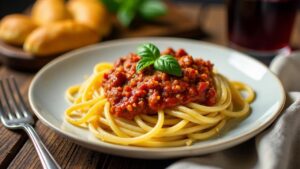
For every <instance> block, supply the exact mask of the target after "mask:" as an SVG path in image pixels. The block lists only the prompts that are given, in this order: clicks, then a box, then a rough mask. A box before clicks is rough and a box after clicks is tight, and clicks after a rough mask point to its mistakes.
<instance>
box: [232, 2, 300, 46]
mask: <svg viewBox="0 0 300 169" xmlns="http://www.w3.org/2000/svg"><path fill="white" fill-rule="evenodd" d="M298 2H299V0H228V1H227V5H228V36H229V37H228V38H229V40H230V41H231V42H233V43H234V44H236V45H238V46H241V47H244V48H248V49H252V50H257V51H275V50H278V49H281V48H284V47H287V46H288V45H289V40H290V35H291V32H292V28H293V24H294V20H295V16H296V11H297V6H298Z"/></svg>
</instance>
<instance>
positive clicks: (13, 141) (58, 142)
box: [0, 5, 300, 169]
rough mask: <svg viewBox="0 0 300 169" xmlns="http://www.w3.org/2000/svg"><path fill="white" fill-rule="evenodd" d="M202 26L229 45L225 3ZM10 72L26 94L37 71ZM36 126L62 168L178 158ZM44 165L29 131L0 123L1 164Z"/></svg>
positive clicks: (299, 29)
mask: <svg viewBox="0 0 300 169" xmlns="http://www.w3.org/2000/svg"><path fill="white" fill-rule="evenodd" d="M203 28H204V30H206V31H207V32H208V33H209V35H210V36H208V37H207V38H205V39H202V40H205V41H209V42H212V43H216V44H220V45H226V43H227V40H226V12H225V7H224V6H223V5H214V6H208V7H207V8H206V15H205V20H203ZM292 45H293V46H295V47H297V48H300V13H298V17H297V21H296V24H295V29H294V32H293V35H292ZM11 75H13V76H15V77H16V78H17V81H18V83H19V86H20V87H21V91H22V94H23V95H24V97H26V98H27V92H28V87H29V84H30V82H31V80H32V78H33V76H34V75H35V74H34V73H25V72H19V71H15V70H11V69H9V68H7V67H5V66H3V65H2V66H1V65H0V78H4V77H8V76H11ZM35 128H36V131H37V132H38V134H39V135H40V136H41V139H42V140H43V141H44V143H45V145H46V147H48V149H49V151H50V152H51V153H52V154H53V156H54V157H55V159H56V160H57V161H58V163H59V164H60V165H61V166H62V168H122V169H126V168H128V169H134V168H136V169H140V168H149V169H150V168H165V167H166V166H168V165H169V164H171V163H173V162H174V161H175V160H177V159H169V160H141V159H131V158H124V157H119V156H114V155H108V154H104V153H98V152H95V151H91V150H88V149H86V148H84V147H81V146H79V145H76V144H74V143H72V142H71V141H69V140H68V139H65V138H63V137H61V136H60V135H58V134H56V133H55V132H53V131H52V130H51V129H49V128H48V127H46V126H45V125H43V124H42V123H41V122H40V121H37V123H36V125H35ZM41 167H42V166H41V163H40V160H39V158H38V156H37V153H36V151H35V149H34V147H33V144H32V142H31V141H30V140H29V139H28V137H27V135H26V134H24V133H23V132H21V131H16V132H15V131H10V130H7V129H6V128H4V127H3V126H2V124H0V168H33V169H36V168H41Z"/></svg>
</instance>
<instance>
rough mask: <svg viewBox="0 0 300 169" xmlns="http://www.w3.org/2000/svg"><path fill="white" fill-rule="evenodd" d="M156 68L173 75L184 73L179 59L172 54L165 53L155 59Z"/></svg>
mask: <svg viewBox="0 0 300 169" xmlns="http://www.w3.org/2000/svg"><path fill="white" fill-rule="evenodd" d="M154 68H155V69H156V70H160V71H162V72H165V73H168V74H171V75H175V76H181V75H182V71H181V68H180V65H179V63H178V61H177V60H176V59H175V58H174V57H173V56H171V55H163V56H161V57H159V58H158V59H157V60H155V62H154Z"/></svg>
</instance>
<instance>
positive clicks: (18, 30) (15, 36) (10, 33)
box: [0, 14, 37, 45]
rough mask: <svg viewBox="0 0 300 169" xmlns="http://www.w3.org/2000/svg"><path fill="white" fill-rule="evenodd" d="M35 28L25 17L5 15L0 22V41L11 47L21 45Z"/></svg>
mask: <svg viewBox="0 0 300 169" xmlns="http://www.w3.org/2000/svg"><path fill="white" fill-rule="evenodd" d="M36 27H37V26H36V25H35V24H34V23H33V21H32V20H31V19H30V18H29V17H28V16H26V15H21V14H12V15H7V16H5V17H4V18H3V19H2V20H1V22H0V39H1V40H3V41H4V42H6V43H10V44H13V45H23V43H24V41H25V39H26V38H27V36H28V35H29V34H30V33H31V32H32V31H33V30H34V29H35V28H36Z"/></svg>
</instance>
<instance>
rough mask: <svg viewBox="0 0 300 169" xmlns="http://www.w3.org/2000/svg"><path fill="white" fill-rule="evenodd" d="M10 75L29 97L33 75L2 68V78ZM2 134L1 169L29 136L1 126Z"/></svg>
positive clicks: (0, 146) (0, 147) (0, 75)
mask: <svg viewBox="0 0 300 169" xmlns="http://www.w3.org/2000/svg"><path fill="white" fill-rule="evenodd" d="M10 75H14V76H16V78H17V79H18V80H17V82H18V84H19V86H21V93H22V94H23V95H25V94H26V95H27V90H28V84H29V82H30V79H31V75H30V74H22V73H20V72H14V71H11V70H9V69H7V68H5V67H0V78H5V77H8V76H10ZM25 101H26V99H25ZM0 133H1V137H0V168H6V167H7V166H8V165H9V163H10V162H11V161H12V159H13V158H14V157H15V155H16V154H17V153H18V152H19V150H20V149H21V148H22V146H23V145H24V143H25V142H26V140H27V135H26V134H25V133H24V132H21V131H11V130H8V129H6V128H5V127H4V126H3V125H2V124H0Z"/></svg>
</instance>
